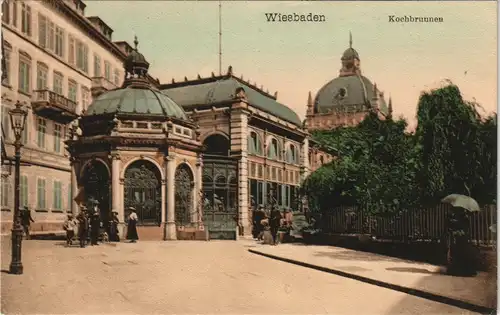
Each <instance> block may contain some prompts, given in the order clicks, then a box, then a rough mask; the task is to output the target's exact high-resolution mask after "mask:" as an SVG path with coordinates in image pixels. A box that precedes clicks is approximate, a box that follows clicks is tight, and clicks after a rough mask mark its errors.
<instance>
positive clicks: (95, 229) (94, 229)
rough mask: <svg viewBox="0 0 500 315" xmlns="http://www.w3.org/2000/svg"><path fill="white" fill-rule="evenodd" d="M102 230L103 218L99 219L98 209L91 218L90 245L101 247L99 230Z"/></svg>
mask: <svg viewBox="0 0 500 315" xmlns="http://www.w3.org/2000/svg"><path fill="white" fill-rule="evenodd" d="M100 228H101V218H100V217H99V211H98V210H97V209H95V210H94V213H92V217H91V218H90V245H92V246H94V245H99V244H98V243H97V240H98V239H99V230H100Z"/></svg>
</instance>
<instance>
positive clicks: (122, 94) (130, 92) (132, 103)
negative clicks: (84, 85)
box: [84, 87, 187, 120]
mask: <svg viewBox="0 0 500 315" xmlns="http://www.w3.org/2000/svg"><path fill="white" fill-rule="evenodd" d="M110 113H117V114H134V115H157V116H165V117H175V118H179V119H184V120H186V119H187V117H186V113H185V112H184V110H183V109H182V108H181V107H180V106H179V105H177V104H176V103H175V102H174V101H173V100H172V99H170V98H169V97H168V96H166V95H165V94H163V93H161V92H160V91H157V90H153V89H151V88H147V89H138V88H132V87H128V88H123V89H116V90H112V91H109V92H106V93H103V94H102V95H100V96H99V97H97V98H96V99H95V100H94V101H93V102H92V104H90V105H89V107H88V109H87V111H86V112H85V114H84V116H92V115H102V114H110Z"/></svg>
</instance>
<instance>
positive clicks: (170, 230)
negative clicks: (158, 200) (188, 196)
mask: <svg viewBox="0 0 500 315" xmlns="http://www.w3.org/2000/svg"><path fill="white" fill-rule="evenodd" d="M166 161H167V163H166V164H167V167H166V169H167V224H165V240H176V239H177V229H176V226H175V157H174V156H173V155H169V156H167V157H166Z"/></svg>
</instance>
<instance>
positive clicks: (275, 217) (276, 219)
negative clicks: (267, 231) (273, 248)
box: [269, 206, 281, 245]
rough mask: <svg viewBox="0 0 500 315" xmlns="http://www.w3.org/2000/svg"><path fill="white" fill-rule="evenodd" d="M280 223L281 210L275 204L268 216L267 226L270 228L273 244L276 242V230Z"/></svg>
mask: <svg viewBox="0 0 500 315" xmlns="http://www.w3.org/2000/svg"><path fill="white" fill-rule="evenodd" d="M280 224H281V211H280V210H279V209H278V207H277V206H273V208H272V210H271V215H270V218H269V226H270V228H271V235H272V236H273V245H277V244H278V230H279V228H280Z"/></svg>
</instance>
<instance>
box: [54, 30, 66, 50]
mask: <svg viewBox="0 0 500 315" xmlns="http://www.w3.org/2000/svg"><path fill="white" fill-rule="evenodd" d="M54 52H55V53H56V55H58V56H59V57H61V58H63V57H64V29H63V28H62V27H59V26H56V42H55V50H54Z"/></svg>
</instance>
